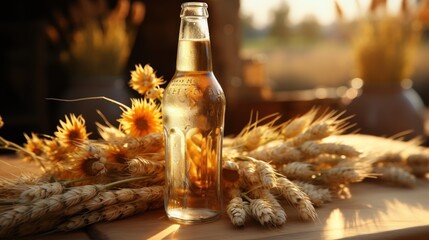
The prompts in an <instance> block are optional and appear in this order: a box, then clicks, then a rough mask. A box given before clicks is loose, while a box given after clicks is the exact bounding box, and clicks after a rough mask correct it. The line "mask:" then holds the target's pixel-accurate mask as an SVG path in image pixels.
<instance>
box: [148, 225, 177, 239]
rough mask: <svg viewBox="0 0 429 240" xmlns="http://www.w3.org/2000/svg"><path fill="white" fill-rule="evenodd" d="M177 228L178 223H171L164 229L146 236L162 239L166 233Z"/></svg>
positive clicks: (172, 231)
mask: <svg viewBox="0 0 429 240" xmlns="http://www.w3.org/2000/svg"><path fill="white" fill-rule="evenodd" d="M179 228H180V224H172V225H170V226H169V227H167V228H166V229H164V230H162V231H161V232H159V233H157V234H155V235H153V236H152V237H150V238H148V240H157V239H163V238H165V237H167V236H168V235H170V234H172V233H174V232H176V231H177V230H179Z"/></svg>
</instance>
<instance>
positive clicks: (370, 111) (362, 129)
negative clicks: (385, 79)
mask: <svg viewBox="0 0 429 240" xmlns="http://www.w3.org/2000/svg"><path fill="white" fill-rule="evenodd" d="M346 110H347V114H348V115H354V116H353V118H351V122H352V123H355V124H356V128H357V129H358V131H359V133H364V134H371V135H376V136H383V137H392V136H398V135H401V133H405V132H408V133H407V134H406V135H405V139H410V138H413V137H417V136H421V137H423V136H424V134H425V132H424V120H425V106H424V104H423V101H422V99H421V98H420V96H419V95H418V93H417V92H416V91H415V90H414V89H413V88H403V87H401V85H400V84H399V83H398V84H392V83H385V84H382V85H368V84H366V85H364V86H363V88H362V91H361V94H360V95H359V96H358V97H356V98H354V99H353V100H352V101H351V102H350V104H349V105H348V106H347V107H346Z"/></svg>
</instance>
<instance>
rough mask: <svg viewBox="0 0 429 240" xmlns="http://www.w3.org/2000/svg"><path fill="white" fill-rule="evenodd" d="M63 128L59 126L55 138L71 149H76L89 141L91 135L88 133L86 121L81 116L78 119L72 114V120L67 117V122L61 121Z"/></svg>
mask: <svg viewBox="0 0 429 240" xmlns="http://www.w3.org/2000/svg"><path fill="white" fill-rule="evenodd" d="M60 124H61V126H57V130H58V131H57V132H55V136H56V137H58V139H59V140H60V141H61V142H62V143H64V144H65V145H66V146H69V147H76V146H78V145H79V144H81V143H83V142H84V141H85V140H87V139H88V136H89V134H88V133H87V132H86V128H85V119H84V118H83V117H82V116H81V115H79V116H78V117H76V116H75V115H74V114H70V118H68V117H67V116H66V121H65V122H64V121H61V120H60Z"/></svg>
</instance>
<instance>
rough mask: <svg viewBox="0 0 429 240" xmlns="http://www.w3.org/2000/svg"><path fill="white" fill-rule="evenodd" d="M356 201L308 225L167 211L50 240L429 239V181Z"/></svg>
mask: <svg viewBox="0 0 429 240" xmlns="http://www.w3.org/2000/svg"><path fill="white" fill-rule="evenodd" d="M0 159H1V161H0V176H2V177H7V178H13V177H15V176H17V174H19V173H22V172H28V171H30V172H35V171H36V172H37V171H38V170H37V168H35V167H34V166H32V165H30V164H28V163H24V162H23V161H21V160H20V159H17V158H16V157H14V156H2V157H0ZM351 193H352V195H353V196H352V198H351V199H346V200H340V199H337V200H334V201H333V202H332V203H330V204H326V205H324V206H323V207H321V208H318V209H317V213H318V215H319V219H318V220H317V221H316V222H314V223H309V222H302V221H301V220H300V219H299V217H298V215H297V212H296V210H295V209H293V208H292V207H289V206H287V207H286V212H287V214H288V220H287V223H286V224H285V225H284V226H282V227H279V228H264V227H262V226H260V225H258V224H256V223H255V222H253V221H249V223H248V224H247V225H246V226H245V227H244V228H242V229H237V228H235V227H233V226H232V225H231V223H230V221H229V219H228V217H227V216H226V215H224V216H222V217H221V219H220V220H218V221H216V222H213V223H206V224H199V225H192V226H181V225H178V224H175V223H173V222H170V221H169V220H168V219H167V217H166V216H165V214H164V212H163V210H162V209H160V210H154V211H148V212H145V213H142V214H139V215H136V216H133V217H129V218H126V219H122V220H117V221H114V222H108V223H98V224H94V225H92V226H90V227H87V228H85V229H82V230H79V231H75V232H69V233H57V234H52V235H48V236H45V237H39V238H37V239H39V240H47V239H62V240H68V239H127V240H133V239H136V240H137V239H139V240H140V239H151V240H153V239H190V240H192V239H204V240H208V239H217V240H219V239H220V240H227V239H342V238H347V239H428V238H429V180H428V179H424V180H419V182H418V184H417V187H416V188H414V189H403V188H397V187H389V186H384V185H381V184H380V183H369V182H364V183H358V184H354V185H352V186H351Z"/></svg>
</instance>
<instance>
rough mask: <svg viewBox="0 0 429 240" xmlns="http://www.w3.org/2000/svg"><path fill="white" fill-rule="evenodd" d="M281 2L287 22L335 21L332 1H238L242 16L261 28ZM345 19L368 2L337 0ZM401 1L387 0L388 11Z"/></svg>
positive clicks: (326, 22)
mask: <svg viewBox="0 0 429 240" xmlns="http://www.w3.org/2000/svg"><path fill="white" fill-rule="evenodd" d="M282 2H286V3H287V4H288V6H289V10H290V11H289V20H290V22H291V23H292V24H296V23H299V22H300V21H301V20H302V19H303V18H304V17H305V16H307V15H313V16H314V17H316V19H317V20H318V21H319V23H320V24H322V25H329V24H331V23H332V22H334V21H335V20H336V12H335V7H334V6H335V5H334V0H240V11H241V13H242V14H245V15H248V14H251V15H253V20H254V24H255V27H257V28H262V27H264V26H266V25H267V24H269V23H270V22H271V16H270V14H271V12H272V10H274V9H276V8H277V7H278V6H280V4H281V3H282ZM338 3H339V4H340V6H341V8H342V10H343V12H344V16H345V18H346V19H352V18H355V17H356V16H357V14H358V12H359V10H358V9H359V7H358V6H359V5H360V9H361V10H363V9H367V8H368V6H369V4H370V0H338ZM400 4H401V0H388V9H390V10H391V11H395V10H397V9H399V6H400Z"/></svg>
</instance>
